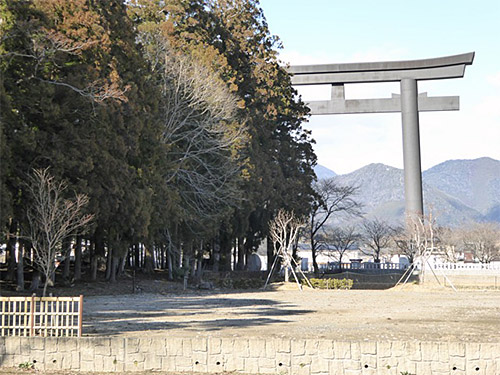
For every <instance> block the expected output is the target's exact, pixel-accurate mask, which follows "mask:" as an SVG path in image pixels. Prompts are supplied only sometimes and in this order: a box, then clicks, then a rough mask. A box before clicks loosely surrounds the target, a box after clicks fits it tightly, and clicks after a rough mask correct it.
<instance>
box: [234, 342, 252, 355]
mask: <svg viewBox="0 0 500 375" xmlns="http://www.w3.org/2000/svg"><path fill="white" fill-rule="evenodd" d="M233 355H234V356H235V357H239V358H248V357H249V356H250V349H249V344H248V340H246V339H235V340H234V353H233Z"/></svg>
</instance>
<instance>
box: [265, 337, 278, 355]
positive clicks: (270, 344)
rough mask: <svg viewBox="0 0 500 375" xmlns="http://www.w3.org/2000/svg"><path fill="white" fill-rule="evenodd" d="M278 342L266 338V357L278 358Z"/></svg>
mask: <svg viewBox="0 0 500 375" xmlns="http://www.w3.org/2000/svg"><path fill="white" fill-rule="evenodd" d="M276 352H277V349H276V342H275V341H274V340H266V358H276Z"/></svg>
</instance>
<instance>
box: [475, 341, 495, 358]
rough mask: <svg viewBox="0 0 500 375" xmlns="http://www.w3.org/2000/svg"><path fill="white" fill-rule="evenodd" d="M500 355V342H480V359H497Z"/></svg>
mask: <svg viewBox="0 0 500 375" xmlns="http://www.w3.org/2000/svg"><path fill="white" fill-rule="evenodd" d="M499 357H500V344H492V343H485V344H480V351H479V358H480V359H496V358H499Z"/></svg>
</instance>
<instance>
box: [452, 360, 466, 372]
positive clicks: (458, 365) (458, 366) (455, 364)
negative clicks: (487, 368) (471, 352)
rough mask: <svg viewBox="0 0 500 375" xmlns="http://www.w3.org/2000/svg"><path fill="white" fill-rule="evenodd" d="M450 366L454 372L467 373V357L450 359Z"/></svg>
mask: <svg viewBox="0 0 500 375" xmlns="http://www.w3.org/2000/svg"><path fill="white" fill-rule="evenodd" d="M449 366H450V369H451V370H452V371H457V370H461V371H465V368H466V359H465V357H452V358H450V364H449ZM454 368H455V370H454Z"/></svg>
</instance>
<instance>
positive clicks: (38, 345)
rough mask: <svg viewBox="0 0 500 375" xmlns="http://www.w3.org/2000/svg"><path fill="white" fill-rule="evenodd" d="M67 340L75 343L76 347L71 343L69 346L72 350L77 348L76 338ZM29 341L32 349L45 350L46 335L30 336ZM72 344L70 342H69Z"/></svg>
mask: <svg viewBox="0 0 500 375" xmlns="http://www.w3.org/2000/svg"><path fill="white" fill-rule="evenodd" d="M66 341H72V342H74V343H75V345H74V348H71V347H70V346H69V345H68V347H70V348H71V349H70V350H76V347H77V345H76V344H77V342H78V341H77V340H76V339H71V340H66ZM28 343H29V347H30V349H31V350H45V338H44V337H30V338H28ZM68 344H70V343H68ZM0 348H1V344H0ZM1 350H2V349H0V353H1Z"/></svg>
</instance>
